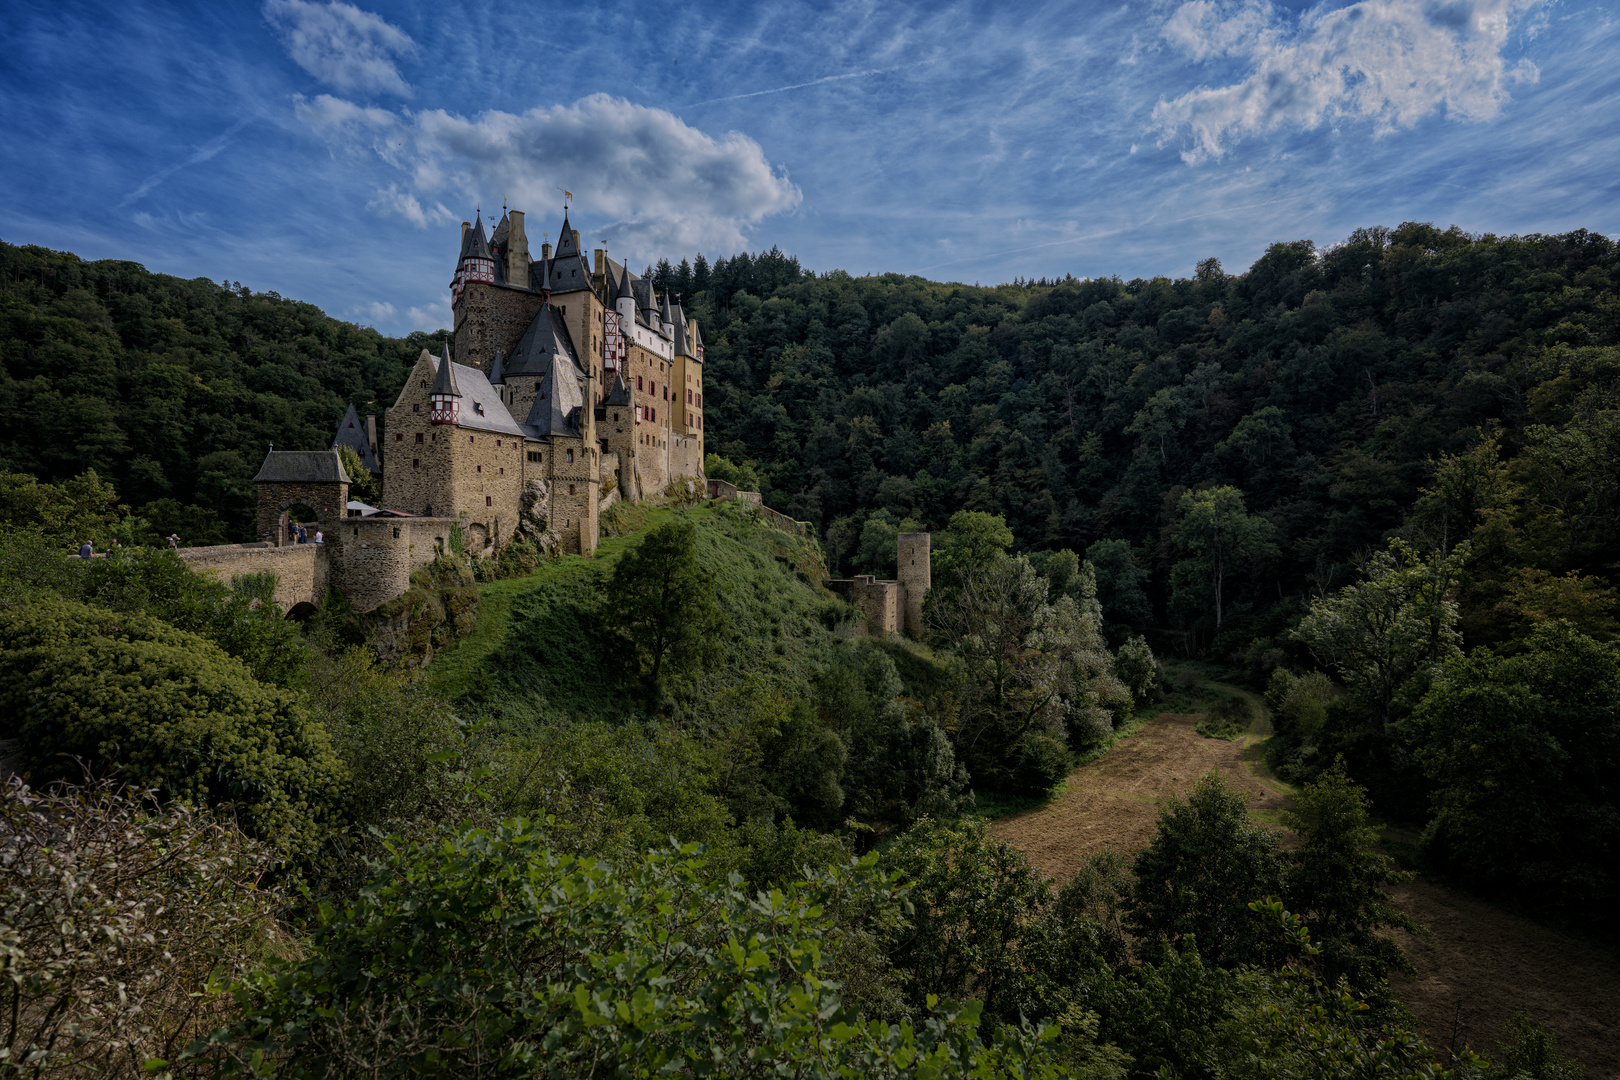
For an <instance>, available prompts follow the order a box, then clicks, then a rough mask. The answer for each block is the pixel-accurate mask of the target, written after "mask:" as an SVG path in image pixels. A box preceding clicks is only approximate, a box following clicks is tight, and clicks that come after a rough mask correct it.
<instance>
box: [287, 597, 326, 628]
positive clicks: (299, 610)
mask: <svg viewBox="0 0 1620 1080" xmlns="http://www.w3.org/2000/svg"><path fill="white" fill-rule="evenodd" d="M318 610H320V609H319V608H317V607H316V606H315V605H314V604H311V603H309V602H308V601H307V600H301V601H299V602H298V603H296V604H294V605H293V606H292V607H290V608H288V609H287V614H286V616H285V617H286V618H288V619H290V620H292V621H293V622H300V623H301V622H307V621H309V617H310V616H311V615H314V614H315V612H316V611H318Z"/></svg>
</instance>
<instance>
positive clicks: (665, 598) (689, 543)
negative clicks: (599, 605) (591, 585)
mask: <svg viewBox="0 0 1620 1080" xmlns="http://www.w3.org/2000/svg"><path fill="white" fill-rule="evenodd" d="M714 588H715V587H714V578H713V577H712V576H711V575H710V574H708V573H707V572H706V571H705V570H704V569H703V567H702V565H701V564H700V563H699V562H698V555H697V549H696V546H695V544H694V542H693V538H692V526H691V525H690V524H687V523H685V522H672V523H670V524H667V525H660V526H657V527H655V528H653V529H651V530H649V531H648V533H647V535H646V536H645V537H643V538H642V540H641V542H640V543H638V544H637V545H636V546H635V547H633V548H631V549H630V550H629V551H626V552H625V553H624V554H623V555H621V556H620V557H619V561H618V562H617V563H616V564H614V567H613V574H612V576H611V577H609V578H608V581H607V595H606V598H605V600H604V607H605V612H604V614H605V617H606V618H607V620H608V623H609V625H611V626H613V627H614V628H616V629H617V630H618V632H619V633H620V634H621V635H623V637H624V639H625V642H626V644H627V645H628V646H629V648H630V650H631V655H632V656H634V657H635V663H636V666H637V668H638V671H639V674H640V676H641V678H642V680H643V681H644V682H645V684H646V687H647V696H648V702H649V703H650V704H653V705H656V704H657V703H658V702H659V701H660V699H661V698H662V697H663V696H664V694H665V693H666V692H667V691H668V690H669V688H670V687H671V686H674V685H679V684H681V683H684V682H687V681H690V680H691V679H692V678H694V677H695V676H696V674H697V673H698V671H700V670H701V669H702V668H703V666H704V665H705V664H707V663H712V662H713V661H714V660H715V659H717V658H718V657H719V655H720V650H721V648H722V645H723V642H724V640H725V634H726V630H727V625H726V620H725V616H724V614H723V613H722V612H721V610H720V605H719V603H718V602H717V601H716V600H715V596H714Z"/></svg>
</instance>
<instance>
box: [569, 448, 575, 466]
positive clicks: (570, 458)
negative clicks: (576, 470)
mask: <svg viewBox="0 0 1620 1080" xmlns="http://www.w3.org/2000/svg"><path fill="white" fill-rule="evenodd" d="M573 463H574V452H573V451H572V450H570V451H568V464H570V465H572V464H573Z"/></svg>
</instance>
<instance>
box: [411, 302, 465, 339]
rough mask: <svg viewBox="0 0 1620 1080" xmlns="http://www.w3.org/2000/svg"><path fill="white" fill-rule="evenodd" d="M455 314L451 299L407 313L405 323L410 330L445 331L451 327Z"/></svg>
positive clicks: (422, 305)
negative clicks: (451, 306)
mask: <svg viewBox="0 0 1620 1080" xmlns="http://www.w3.org/2000/svg"><path fill="white" fill-rule="evenodd" d="M454 318H455V313H454V312H453V311H452V310H451V308H450V298H449V297H448V296H446V297H445V298H444V299H443V300H440V301H437V302H435V303H432V304H420V305H418V306H416V307H413V308H411V309H410V310H409V311H407V312H406V313H405V321H406V322H407V323H408V324H409V325H408V329H410V330H427V331H433V330H445V329H448V328H449V327H450V326H451V324H452V323H451V321H452V320H453V319H454Z"/></svg>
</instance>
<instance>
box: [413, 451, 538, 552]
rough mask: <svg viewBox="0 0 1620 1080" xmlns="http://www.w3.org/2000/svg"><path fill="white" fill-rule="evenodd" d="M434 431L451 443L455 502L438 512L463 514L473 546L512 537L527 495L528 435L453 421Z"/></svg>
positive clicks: (449, 453) (470, 546)
mask: <svg viewBox="0 0 1620 1080" xmlns="http://www.w3.org/2000/svg"><path fill="white" fill-rule="evenodd" d="M434 434H436V435H437V436H438V438H439V442H441V443H448V446H446V447H444V448H443V449H444V450H445V451H447V452H446V453H444V454H443V456H444V457H445V458H447V459H448V462H449V465H450V501H449V505H447V506H435V507H434V513H435V514H436V515H438V516H439V517H459V518H461V519H462V521H463V522H464V523H465V524H464V528H465V529H466V530H467V531H468V536H467V548H468V550H469V551H478V552H482V551H483V549H484V548H485V547H487V546H489V545H491V544H504V543H506V542H507V541H508V540H510V539H511V538H512V534H513V532H515V531H516V529H517V522H518V507H519V503H520V502H521V500H522V498H523V479H524V475H525V465H526V461H525V458H526V455H525V453H524V440H522V439H516V438H513V437H512V436H510V435H495V434H492V433H490V432H487V431H470V430H468V429H467V428H456V427H450V426H448V425H441V426H440V427H439V429H438V431H437V432H435V433H434ZM475 537H476V539H475Z"/></svg>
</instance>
